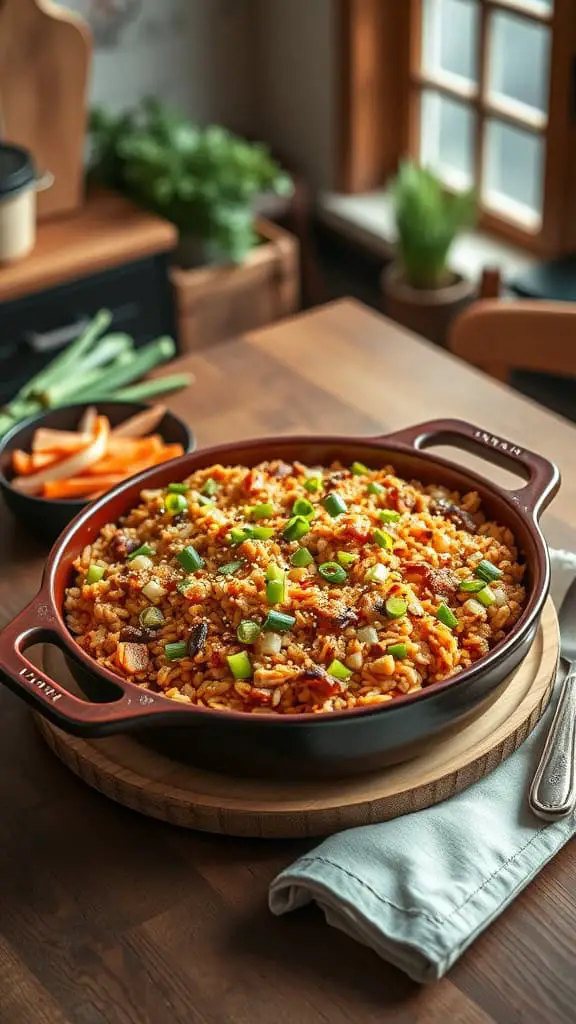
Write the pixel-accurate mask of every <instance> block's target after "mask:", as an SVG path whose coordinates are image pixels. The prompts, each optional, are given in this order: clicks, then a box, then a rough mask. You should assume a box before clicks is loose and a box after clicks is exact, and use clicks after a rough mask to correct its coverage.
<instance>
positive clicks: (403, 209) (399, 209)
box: [382, 162, 476, 344]
mask: <svg viewBox="0 0 576 1024" xmlns="http://www.w3.org/2000/svg"><path fill="white" fill-rule="evenodd" d="M391 194H392V201H393V206H394V217H395V222H396V231H397V241H396V249H397V256H396V259H395V260H394V261H393V262H392V263H391V264H390V266H388V267H387V268H386V269H385V270H384V272H383V275H382V286H383V290H384V297H385V311H386V313H387V314H388V316H390V317H391V318H392V319H393V320H397V321H398V323H401V324H402V325H403V326H404V327H408V328H409V329H410V330H413V331H416V332H417V333H418V334H422V335H424V337H426V338H429V339H431V340H432V341H435V342H437V343H438V344H443V343H444V340H445V336H446V331H447V328H448V326H449V324H450V321H451V320H452V318H453V317H454V316H455V315H456V314H457V313H458V312H460V310H461V309H462V308H464V306H466V305H467V304H468V303H469V302H470V300H471V298H472V295H473V291H474V286H473V284H472V282H470V281H468V280H466V279H464V278H463V277H461V275H459V274H457V273H455V272H454V271H453V270H451V269H450V266H449V263H448V260H449V256H450V250H451V247H452V244H453V242H454V240H455V239H456V237H457V236H458V234H459V233H460V232H462V231H463V230H465V229H466V228H468V227H471V226H472V224H473V223H474V221H475V217H476V197H475V194H474V192H473V191H472V190H470V191H466V192H460V193H457V194H453V193H450V192H448V191H447V189H446V188H445V187H444V185H443V184H442V182H441V181H440V179H439V178H438V177H436V175H435V174H433V173H432V171H430V170H428V169H426V168H424V167H419V166H418V165H417V164H415V163H413V162H406V163H404V164H402V166H401V167H400V170H399V172H398V175H397V177H396V179H395V180H394V182H393V184H392V189H391Z"/></svg>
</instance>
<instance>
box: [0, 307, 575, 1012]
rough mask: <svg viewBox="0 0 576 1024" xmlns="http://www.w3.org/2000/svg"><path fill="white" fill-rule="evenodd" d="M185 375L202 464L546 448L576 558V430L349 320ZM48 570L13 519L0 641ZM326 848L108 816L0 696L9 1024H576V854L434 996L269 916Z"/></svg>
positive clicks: (236, 353) (404, 339)
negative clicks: (461, 437) (404, 447)
mask: <svg viewBox="0 0 576 1024" xmlns="http://www.w3.org/2000/svg"><path fill="white" fill-rule="evenodd" d="M179 368H181V369H183V370H190V371H192V372H193V374H194V377H195V381H194V383H193V385H192V386H190V388H189V389H187V390H186V391H184V392H180V393H179V394H177V395H175V396H174V397H172V398H170V399H169V405H170V407H171V408H172V409H173V410H175V411H176V412H178V413H179V414H180V415H181V416H183V417H185V418H186V420H187V421H188V422H189V423H190V424H191V426H192V427H193V429H194V431H195V434H196V439H197V443H198V445H199V446H206V445H210V444H217V443H219V442H224V441H229V440H231V439H236V438H245V437H248V436H256V435H270V434H289V433H296V432H309V433H320V432H334V433H338V434H349V435H355V434H358V435H378V434H382V433H385V432H386V431H387V430H390V429H392V428H398V427H400V426H405V425H408V424H411V423H415V422H419V421H423V420H429V419H433V418H435V417H446V416H455V417H459V418H462V419H466V420H470V421H472V422H474V423H476V424H478V425H479V426H481V427H483V428H485V429H486V430H487V431H489V432H491V433H494V434H496V435H498V436H500V437H504V438H508V439H510V440H512V441H514V442H515V443H517V444H519V445H521V446H523V447H527V448H533V449H535V450H537V451H539V452H541V453H542V454H544V455H546V456H548V457H550V458H551V459H553V460H555V461H556V462H557V463H558V464H559V466H560V469H561V471H562V473H563V485H562V489H561V491H560V493H559V494H558V496H557V498H556V500H555V501H554V503H553V505H552V506H551V508H550V509H549V510H548V511H547V512H546V513H545V515H544V518H543V523H544V529H545V533H546V535H547V537H548V540H549V542H550V543H551V544H554V545H556V546H560V547H563V548H567V549H570V548H572V549H576V472H574V470H573V466H574V463H573V459H574V458H575V455H576V428H575V427H574V426H573V425H572V424H571V423H569V422H567V421H565V420H563V419H560V418H558V417H557V416H555V415H552V414H551V413H549V412H547V411H546V410H544V409H543V408H541V407H540V406H537V405H535V404H532V403H530V402H529V401H527V400H526V399H525V398H523V397H521V396H520V395H518V394H516V393H515V392H513V391H511V390H509V389H508V388H507V387H506V386H504V385H502V384H499V383H497V382H495V381H493V380H491V379H490V378H488V377H486V376H484V375H483V374H481V373H479V372H477V371H476V370H474V369H472V368H470V367H468V366H467V365H465V364H463V363H461V362H460V361H458V360H457V359H455V358H454V357H452V356H451V355H450V354H449V353H447V352H444V351H441V350H438V349H437V348H434V347H433V346H432V345H430V344H428V343H427V342H424V341H422V340H420V339H418V338H416V337H415V336H414V335H411V334H408V333H407V332H405V331H403V330H401V329H400V328H399V327H398V326H397V325H395V324H394V323H392V322H391V321H389V320H386V319H384V318H383V317H381V316H379V315H378V314H376V313H374V312H371V311H369V310H368V309H366V308H365V307H363V306H361V305H360V304H358V303H356V302H353V301H348V300H345V301H338V302H335V303H332V304H329V305H327V306H324V307H321V308H319V309H316V310H313V311H311V312H308V313H304V314H301V315H299V316H297V317H295V318H294V319H290V320H286V321H283V322H281V323H278V324H277V325H275V326H272V327H268V328H266V329H264V330H261V331H258V332H256V333H254V334H249V335H246V336H243V337H239V338H235V339H233V340H231V341H230V342H227V343H223V344H220V345H218V346H216V347H213V348H210V349H206V350H204V351H200V352H198V353H197V354H195V355H193V356H189V357H186V358H185V359H183V360H181V366H180V367H179ZM173 369H174V367H173V366H171V367H170V372H173ZM452 456H453V457H455V458H457V459H458V460H460V461H462V462H468V463H469V464H474V465H476V466H478V465H481V464H480V463H478V461H477V460H476V459H475V458H473V457H472V456H468V455H464V454H462V453H460V452H458V453H454V452H453V453H452ZM483 469H484V472H485V473H487V474H489V475H490V476H492V477H493V478H495V479H496V478H498V479H499V480H500V481H501V482H502V483H504V482H507V481H506V479H505V477H504V476H502V474H501V472H500V471H499V470H495V469H493V468H492V467H491V466H487V465H486V464H484V466H483ZM46 554H47V551H46V548H45V547H44V546H43V545H42V544H41V542H40V541H38V540H36V539H35V538H34V537H33V536H31V535H30V533H25V532H24V531H23V530H22V528H21V527H20V526H19V524H18V523H17V522H16V521H15V520H14V519H13V518H11V516H10V515H9V514H8V512H7V510H6V509H5V508H4V507H2V508H1V509H0V625H2V624H4V623H5V622H7V621H8V620H9V619H10V618H11V617H12V616H13V615H14V614H15V613H16V612H17V611H19V609H20V608H22V607H23V605H24V604H25V603H26V602H27V601H28V600H29V599H30V598H31V597H32V596H33V594H34V593H35V591H36V589H37V587H38V584H39V582H40V576H41V573H42V568H43V565H44V563H45V560H46ZM312 845H314V843H313V842H311V841H310V840H308V841H307V842H305V843H304V842H302V841H298V842H294V841H292V842H288V841H271V840H267V841H264V840H247V839H232V838H223V837H221V836H216V835H209V834H202V833H198V832H189V831H185V830H179V829H177V828H175V827H173V826H170V825H167V824H163V823H161V822H158V821H155V820H151V819H148V818H145V817H143V816H140V815H138V814H136V813H134V812H132V811H129V810H127V809H125V808H124V807H121V806H119V805H118V804H115V803H114V802H112V801H110V800H107V799H106V798H105V797H103V796H101V795H100V794H98V793H97V792H95V791H94V790H92V789H89V788H87V787H86V786H85V785H84V784H83V783H82V782H80V781H79V780H78V779H77V778H76V777H75V776H74V775H72V774H71V773H70V772H68V771H67V770H66V769H65V768H64V767H63V766H62V765H61V764H60V763H59V762H58V761H57V760H56V759H55V758H54V756H53V755H52V754H51V753H50V751H49V750H48V749H47V747H46V746H45V745H44V744H43V742H42V740H41V738H40V736H39V735H38V733H37V731H36V729H35V726H34V723H33V720H32V716H31V714H30V712H29V710H28V709H27V708H26V706H25V705H24V704H23V703H22V702H21V701H19V700H18V699H17V698H16V697H14V696H13V695H12V694H11V693H9V692H8V691H7V690H6V689H4V688H1V692H0V1024H383V1022H388V1021H390V1022H392V1021H394V1022H396V1024H444V1022H445V1021H446V1022H447V1021H449V1022H462V1024H491V1022H498V1024H514V1022H523V1024H525V1022H527V1024H532V1022H534V1024H543V1022H546V1024H555V1022H563V1021H566V1022H573V1021H574V1020H575V1019H576V972H575V971H574V945H575V941H576V940H575V936H576V864H575V863H573V862H572V857H573V856H574V852H573V850H572V848H571V845H570V844H567V846H566V847H565V848H564V849H563V850H562V851H561V852H560V853H559V854H558V855H557V856H556V857H555V858H554V860H553V861H552V862H551V863H550V864H549V865H548V866H547V867H546V868H545V869H544V870H543V871H542V872H541V874H540V875H539V876H538V877H537V878H536V879H535V880H534V881H533V882H532V883H531V884H530V885H529V886H528V888H527V889H526V890H525V891H524V892H523V893H521V894H520V895H519V896H518V897H517V898H516V899H515V900H514V902H513V903H512V905H511V906H510V907H509V908H508V909H507V910H506V911H505V912H504V913H503V914H502V915H501V916H500V917H499V918H498V920H497V921H495V922H494V923H493V924H492V925H491V926H490V928H489V929H488V930H487V931H486V932H485V933H484V934H483V935H481V936H480V937H479V938H478V939H477V940H476V941H475V942H474V944H473V945H472V946H471V947H470V948H469V949H468V951H467V952H466V953H465V954H464V955H463V956H462V957H461V959H460V960H459V961H458V962H457V963H456V964H455V966H454V967H453V968H452V970H451V971H450V972H449V974H448V975H447V976H446V977H445V978H444V979H443V980H441V981H439V982H437V983H436V984H433V985H431V986H428V987H420V986H418V985H416V984H415V983H414V982H412V981H410V980H409V978H408V977H407V976H406V975H404V974H402V973H401V972H400V971H399V970H397V969H395V968H393V967H391V966H389V965H388V964H386V963H385V962H383V961H382V960H380V959H378V958H377V956H376V955H375V954H374V953H373V952H372V951H371V950H369V949H367V948H365V947H363V946H361V945H359V944H357V943H355V942H353V941H352V940H351V939H349V938H347V937H345V936H344V935H343V934H341V933H339V932H338V931H336V930H335V929H333V928H330V927H329V926H328V925H327V924H326V922H325V920H324V918H323V916H322V914H321V913H320V911H319V910H317V909H315V908H312V907H310V908H308V909H305V910H301V911H298V912H296V913H293V914H290V915H288V916H287V917H285V918H281V919H276V918H274V917H272V915H271V914H270V912H269V910H268V907H267V890H268V886H269V883H270V882H271V880H272V879H273V878H274V876H275V875H276V874H277V873H278V872H279V871H280V869H281V868H282V867H284V866H285V865H287V864H289V863H290V862H291V861H292V860H294V859H295V858H296V857H297V856H298V855H299V854H301V853H302V852H303V851H304V850H306V849H309V848H311V846H312Z"/></svg>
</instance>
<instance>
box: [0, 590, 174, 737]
mask: <svg viewBox="0 0 576 1024" xmlns="http://www.w3.org/2000/svg"><path fill="white" fill-rule="evenodd" d="M62 628H63V627H61V626H60V623H59V622H58V620H57V618H56V616H55V614H54V612H53V610H52V608H51V606H50V603H49V602H48V601H47V600H46V598H45V597H43V595H42V593H40V594H39V595H38V596H37V597H36V598H34V600H33V601H32V602H31V603H30V604H29V605H27V607H26V608H24V609H23V611H21V612H20V614H19V615H17V616H16V618H15V619H12V621H11V622H9V623H8V625H7V626H5V628H4V629H3V630H2V633H1V634H0V679H2V681H3V682H4V683H6V685H7V686H8V687H9V688H10V689H11V690H13V692H14V693H15V694H16V695H17V696H19V697H23V698H24V700H26V701H27V703H28V704H31V705H32V708H33V709H34V710H35V711H38V712H39V713H40V714H41V715H43V716H44V718H48V719H49V720H50V721H51V722H53V723H54V725H58V726H60V728H62V729H65V730H66V732H71V733H75V734H76V735H78V736H105V735H106V734H107V733H112V732H118V730H119V728H120V729H121V728H122V726H124V727H125V728H126V729H128V728H134V727H135V726H138V725H139V724H141V723H143V721H144V720H145V719H146V718H147V717H148V715H149V714H150V713H151V712H156V713H157V712H158V706H159V704H164V699H163V698H161V697H158V696H157V695H156V694H153V693H149V692H148V691H144V692H138V688H137V687H135V686H132V685H131V684H127V685H124V682H123V680H122V679H121V678H119V677H117V676H114V684H115V685H116V686H117V687H118V695H119V696H118V700H112V701H109V702H108V703H102V704H92V703H90V702H89V701H86V700H83V699H82V698H80V697H76V696H74V694H72V693H70V692H69V691H68V690H65V689H64V688H63V687H62V686H59V684H58V683H57V682H55V681H54V680H53V679H50V678H49V676H47V675H45V674H44V672H42V670H41V669H39V668H37V667H36V666H35V665H33V664H32V662H31V661H29V660H28V658H27V657H26V654H25V651H26V649H27V648H28V647H31V646H32V645H33V644H39V643H52V644H56V646H58V647H60V649H61V650H62V651H64V652H65V653H67V654H70V650H69V647H68V646H67V645H66V644H65V643H64V642H63V640H62V633H61V631H62Z"/></svg>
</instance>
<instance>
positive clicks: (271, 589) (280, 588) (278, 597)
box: [266, 562, 285, 604]
mask: <svg viewBox="0 0 576 1024" xmlns="http://www.w3.org/2000/svg"><path fill="white" fill-rule="evenodd" d="M266 579H267V583H266V600H267V601H268V604H282V601H283V600H284V586H285V576H284V570H283V569H281V568H280V566H279V565H277V564H276V562H270V565H269V566H268V568H267V569H266Z"/></svg>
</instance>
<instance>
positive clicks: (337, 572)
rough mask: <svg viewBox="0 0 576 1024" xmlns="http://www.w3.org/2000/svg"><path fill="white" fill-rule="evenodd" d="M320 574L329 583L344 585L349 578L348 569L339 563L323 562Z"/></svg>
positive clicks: (319, 569) (319, 567)
mask: <svg viewBox="0 0 576 1024" xmlns="http://www.w3.org/2000/svg"><path fill="white" fill-rule="evenodd" d="M318 572H319V573H320V575H321V577H322V579H323V580H326V582H327V583H344V582H345V580H346V578H347V573H346V569H344V568H343V567H342V566H341V565H338V562H322V565H319V566H318Z"/></svg>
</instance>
